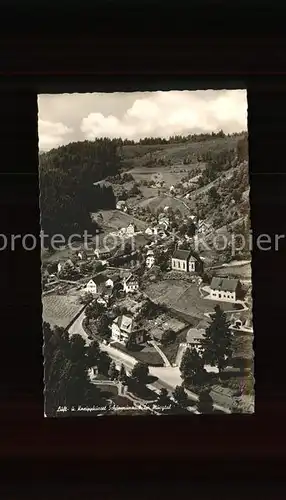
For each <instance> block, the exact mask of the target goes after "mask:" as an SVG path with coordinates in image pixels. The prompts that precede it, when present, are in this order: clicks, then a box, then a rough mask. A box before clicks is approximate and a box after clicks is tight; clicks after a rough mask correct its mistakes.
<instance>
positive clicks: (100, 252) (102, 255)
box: [94, 248, 111, 260]
mask: <svg viewBox="0 0 286 500" xmlns="http://www.w3.org/2000/svg"><path fill="white" fill-rule="evenodd" d="M94 255H95V257H96V258H97V259H100V260H105V259H108V258H109V257H110V256H111V252H110V251H109V250H108V249H106V248H97V249H95V250H94Z"/></svg>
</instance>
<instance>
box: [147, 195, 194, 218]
mask: <svg viewBox="0 0 286 500" xmlns="http://www.w3.org/2000/svg"><path fill="white" fill-rule="evenodd" d="M138 207H144V208H145V207H149V208H150V210H151V212H152V213H155V212H156V211H157V210H158V208H160V209H161V208H165V207H170V208H172V210H174V211H176V210H180V212H181V214H182V216H183V217H187V216H188V215H191V214H192V212H191V210H190V208H188V204H187V203H186V202H185V201H182V200H180V199H178V198H174V197H173V196H164V195H162V196H154V197H153V198H149V199H147V200H143V201H141V202H139V203H138Z"/></svg>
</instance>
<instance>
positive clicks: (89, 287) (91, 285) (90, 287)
mask: <svg viewBox="0 0 286 500" xmlns="http://www.w3.org/2000/svg"><path fill="white" fill-rule="evenodd" d="M83 291H84V293H92V295H96V294H97V284H96V282H95V280H94V279H93V278H92V279H90V280H89V281H88V282H87V284H86V286H85V287H84V288H83Z"/></svg>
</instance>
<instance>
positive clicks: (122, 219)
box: [97, 210, 147, 232]
mask: <svg viewBox="0 0 286 500" xmlns="http://www.w3.org/2000/svg"><path fill="white" fill-rule="evenodd" d="M100 213H101V215H102V219H103V220H102V222H101V225H102V227H103V229H104V230H105V232H108V231H117V230H118V229H121V228H122V227H127V226H128V225H129V224H130V223H134V224H135V225H136V226H137V228H138V230H139V231H143V230H144V229H146V227H147V224H146V223H145V222H144V221H142V220H140V219H137V218H136V217H133V216H132V215H129V214H125V213H123V212H120V211H119V210H102V211H100ZM97 215H98V214H97Z"/></svg>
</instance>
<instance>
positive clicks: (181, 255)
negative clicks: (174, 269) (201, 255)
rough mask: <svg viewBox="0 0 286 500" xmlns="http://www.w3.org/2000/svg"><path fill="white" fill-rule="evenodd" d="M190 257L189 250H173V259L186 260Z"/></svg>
mask: <svg viewBox="0 0 286 500" xmlns="http://www.w3.org/2000/svg"><path fill="white" fill-rule="evenodd" d="M190 256H191V252H190V250H175V252H174V254H173V259H180V260H187V259H188V258H189V257H190Z"/></svg>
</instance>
